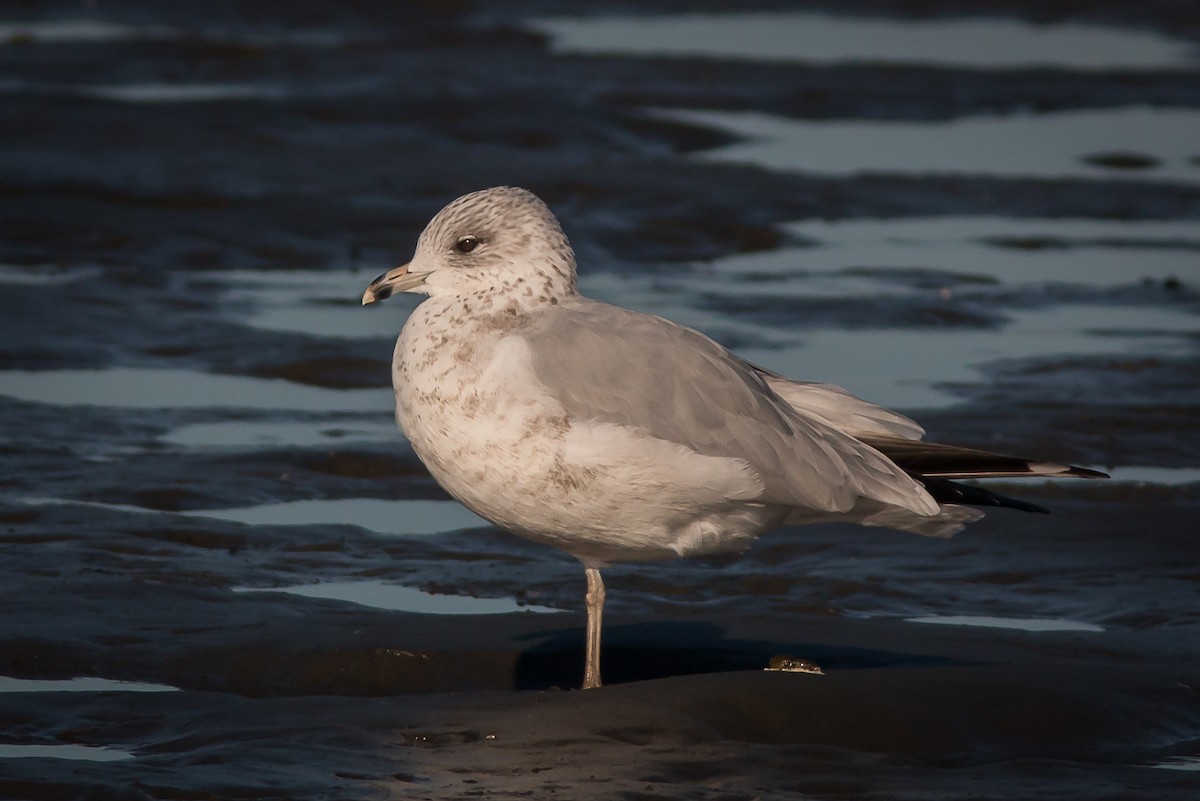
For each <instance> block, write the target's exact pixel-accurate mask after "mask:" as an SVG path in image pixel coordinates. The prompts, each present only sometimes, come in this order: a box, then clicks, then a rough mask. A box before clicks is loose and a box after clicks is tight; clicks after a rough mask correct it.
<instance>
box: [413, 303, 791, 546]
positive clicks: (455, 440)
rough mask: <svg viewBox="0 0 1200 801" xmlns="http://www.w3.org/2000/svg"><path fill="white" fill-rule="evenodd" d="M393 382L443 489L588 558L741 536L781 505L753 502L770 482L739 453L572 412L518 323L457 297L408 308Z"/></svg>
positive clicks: (739, 541)
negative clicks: (542, 372) (461, 304)
mask: <svg viewBox="0 0 1200 801" xmlns="http://www.w3.org/2000/svg"><path fill="white" fill-rule="evenodd" d="M456 312H458V313H456ZM393 383H394V387H395V392H396V419H397V421H398V422H399V424H400V427H401V428H402V429H403V430H404V432H405V434H406V435H407V436H408V438H409V440H410V442H411V443H412V446H413V449H414V450H415V451H416V453H417V455H418V456H419V457H420V458H421V460H422V461H423V462H424V463H425V464H426V466H427V467H428V468H429V470H430V472H431V473H432V474H433V476H434V478H435V479H436V480H437V481H438V483H439V484H441V485H442V487H444V488H445V489H446V491H447V492H449V493H450V494H451V495H453V496H454V497H455V498H457V499H458V500H459V501H461V502H462V503H463V504H464V505H466V506H467V507H468V508H470V509H471V510H472V511H474V512H475V513H476V514H478V515H480V516H481V517H484V518H486V519H488V520H490V521H492V522H493V523H495V524H497V525H499V526H501V527H503V528H505V529H508V530H510V531H513V532H514V533H517V534H522V535H524V536H527V537H530V538H532V539H535V540H538V541H540V542H545V543H547V544H550V545H554V546H556V547H559V548H562V549H563V550H566V551H567V552H569V553H572V554H574V555H576V556H578V557H579V558H581V559H583V560H584V561H585V562H588V563H590V564H602V563H604V562H607V561H612V560H618V559H620V560H637V559H656V558H668V557H672V556H678V555H681V554H685V553H705V552H711V551H716V550H726V549H729V548H731V547H739V546H741V545H744V544H745V542H746V541H748V539H749V538H752V537H753V536H755V535H757V534H758V533H760V532H761V531H762V530H763V529H764V528H766V527H769V526H770V525H774V524H776V523H777V522H778V521H779V519H780V518H781V517H782V515H783V514H784V510H781V509H777V508H774V507H765V506H763V505H761V504H757V503H755V498H757V497H758V496H759V495H760V494H761V493H762V491H763V485H762V481H761V480H760V479H759V477H758V476H757V475H755V473H754V471H753V470H752V469H751V468H750V466H749V465H748V464H746V463H745V462H744V461H742V460H740V459H734V458H722V457H712V456H703V455H701V454H698V453H696V452H694V451H692V450H690V449H688V448H686V447H684V446H682V445H677V444H675V443H670V442H666V441H663V440H660V439H655V438H653V437H650V436H649V435H648V434H647V433H646V432H644V431H640V430H636V429H633V428H629V427H627V426H619V425H612V424H608V423H602V422H598V421H590V420H578V419H569V418H568V417H567V415H566V413H565V411H564V410H563V407H562V406H561V405H560V404H559V403H558V402H557V401H556V400H555V399H554V397H553V396H552V395H551V393H550V392H549V391H548V390H547V388H546V387H545V386H544V385H543V384H542V383H541V382H540V381H539V380H538V379H537V375H536V374H535V372H534V370H533V366H532V360H531V358H530V352H529V347H528V345H527V343H526V341H525V340H524V339H523V338H522V337H521V336H520V333H519V328H518V327H516V326H515V325H512V324H509V325H505V324H504V321H503V319H494V318H493V319H490V320H489V319H486V318H485V319H484V320H483V321H481V320H480V319H479V318H478V317H476V316H472V315H469V314H466V313H465V311H462V310H460V309H458V308H456V306H455V305H454V302H452V301H449V300H445V299H441V298H430V299H429V300H427V301H425V302H423V303H422V304H421V305H420V306H418V307H417V309H416V311H415V312H414V313H413V315H412V316H411V317H410V318H409V321H408V324H407V325H405V327H404V331H403V332H402V333H401V335H400V339H399V340H398V341H397V343H396V351H395V358H394V363H393Z"/></svg>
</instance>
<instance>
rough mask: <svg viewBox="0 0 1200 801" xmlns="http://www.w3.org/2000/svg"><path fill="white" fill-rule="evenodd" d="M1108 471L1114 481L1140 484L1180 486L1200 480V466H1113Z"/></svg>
mask: <svg viewBox="0 0 1200 801" xmlns="http://www.w3.org/2000/svg"><path fill="white" fill-rule="evenodd" d="M1097 469H1103V468H1097ZM1108 472H1109V473H1110V474H1111V475H1112V480H1113V481H1132V482H1137V483H1139V484H1165V485H1168V486H1178V485H1182V484H1195V483H1197V482H1200V467H1144V466H1137V467H1113V468H1111V469H1110V470H1109V471H1108Z"/></svg>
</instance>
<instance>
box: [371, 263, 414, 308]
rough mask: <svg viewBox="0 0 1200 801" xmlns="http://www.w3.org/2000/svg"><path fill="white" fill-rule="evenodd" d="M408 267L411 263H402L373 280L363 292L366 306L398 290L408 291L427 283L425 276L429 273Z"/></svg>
mask: <svg viewBox="0 0 1200 801" xmlns="http://www.w3.org/2000/svg"><path fill="white" fill-rule="evenodd" d="M408 267H409V265H407V264H402V265H401V266H399V267H396V268H395V269H392V270H388V271H387V272H386V273H384V274H383V275H381V276H379V277H378V278H376V279H375V280H374V281H372V282H371V285H370V286H368V287H367V291H366V292H364V293H363V296H362V304H363V305H364V306H366V305H367V304H368V303H374V302H375V301H377V300H387V299H388V298H390V297H391V296H392V295H395V294H396V293H397V292H408V291H409V290H411V289H414V288H416V287H418V286H420V285H421V284H423V283H425V277H426V276H427V275H429V273H414V272H410V271H409V269H408Z"/></svg>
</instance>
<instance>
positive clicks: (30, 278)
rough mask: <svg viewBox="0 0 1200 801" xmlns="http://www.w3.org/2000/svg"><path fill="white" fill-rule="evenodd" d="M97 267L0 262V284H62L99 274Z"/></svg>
mask: <svg viewBox="0 0 1200 801" xmlns="http://www.w3.org/2000/svg"><path fill="white" fill-rule="evenodd" d="M100 274H101V273H100V268H99V267H71V268H63V267H60V266H58V265H52V264H42V265H37V266H31V267H27V266H24V265H17V264H0V284H14V285H17V286H62V285H63V284H70V283H74V282H75V281H83V280H87V279H91V278H95V277H97V276H99V275H100Z"/></svg>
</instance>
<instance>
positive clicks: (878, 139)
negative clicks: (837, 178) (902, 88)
mask: <svg viewBox="0 0 1200 801" xmlns="http://www.w3.org/2000/svg"><path fill="white" fill-rule="evenodd" d="M654 115H655V116H656V117H659V118H662V119H668V120H673V121H676V122H683V123H687V124H691V125H701V126H705V127H708V128H716V129H719V130H723V131H725V132H727V133H729V134H732V135H733V136H736V137H738V138H740V139H743V140H745V141H740V142H735V143H734V144H730V145H724V146H721V147H717V148H714V149H712V150H708V151H705V152H704V153H702V154H699V157H701V158H705V159H708V160H712V161H720V162H730V163H737V164H754V165H757V166H760V167H765V168H767V169H771V170H786V171H799V172H808V173H819V174H824V175H857V174H861V173H887V174H901V175H914V174H915V175H988V176H1000V177H1004V178H1104V179H1110V180H1120V179H1131V180H1150V179H1153V180H1169V181H1186V182H1189V183H1195V182H1200V167H1198V165H1197V164H1196V163H1195V162H1194V161H1193V160H1192V159H1194V158H1195V156H1196V155H1197V154H1198V153H1200V110H1198V109H1172V108H1149V107H1134V108H1117V109H1073V110H1068V111H1056V112H1047V113H1042V114H1016V115H1007V116H996V117H964V118H959V119H954V120H936V121H920V122H896V121H881V120H867V121H860V120H853V121H847V120H794V119H786V118H784V117H778V116H774V115H771V114H763V113H760V112H752V111H743V112H733V111H684V110H667V109H660V110H657V111H655V112H654ZM1113 152H1119V153H1128V152H1133V153H1136V154H1138V155H1139V156H1145V157H1147V158H1148V159H1150V162H1149V164H1148V166H1146V167H1144V168H1142V169H1137V170H1114V169H1112V168H1108V167H1105V166H1103V165H1102V164H1098V163H1093V162H1092V161H1089V160H1087V159H1088V158H1089V157H1092V156H1095V155H1097V154H1105V153H1113Z"/></svg>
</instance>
